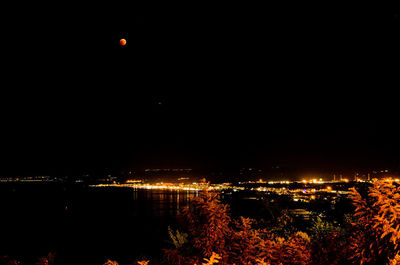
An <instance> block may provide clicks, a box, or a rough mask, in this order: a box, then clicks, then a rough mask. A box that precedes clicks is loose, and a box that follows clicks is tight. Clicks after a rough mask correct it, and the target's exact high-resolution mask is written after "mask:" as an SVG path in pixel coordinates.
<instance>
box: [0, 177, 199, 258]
mask: <svg viewBox="0 0 400 265" xmlns="http://www.w3.org/2000/svg"><path fill="white" fill-rule="evenodd" d="M195 196H197V192H195V191H161V190H134V189H130V188H95V187H87V186H85V185H77V184H70V185H66V184H60V183H48V184H43V183H1V184H0V213H1V218H0V225H1V235H0V242H1V243H0V255H12V256H16V257H19V259H20V260H22V261H23V262H24V264H33V263H34V259H35V258H36V257H38V256H46V255H47V254H48V253H49V252H53V253H55V255H56V261H57V262H56V264H71V265H72V264H74V265H78V264H85V265H91V264H103V263H104V262H105V261H106V259H111V260H117V261H118V262H120V264H121V263H122V264H124V263H129V262H132V261H133V260H134V259H135V258H137V257H150V256H151V257H159V256H160V255H161V249H162V248H165V247H171V245H170V243H169V236H168V226H171V227H172V228H176V227H177V224H176V215H177V214H178V213H179V211H180V210H181V209H182V208H183V207H185V206H187V205H188V203H189V202H190V200H191V199H192V198H193V197H195Z"/></svg>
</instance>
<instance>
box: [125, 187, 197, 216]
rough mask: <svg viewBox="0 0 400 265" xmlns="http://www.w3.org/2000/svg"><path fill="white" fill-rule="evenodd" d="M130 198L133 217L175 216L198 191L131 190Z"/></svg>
mask: <svg viewBox="0 0 400 265" xmlns="http://www.w3.org/2000/svg"><path fill="white" fill-rule="evenodd" d="M132 196H133V201H134V203H133V205H134V215H135V216H143V215H146V216H148V215H150V216H160V217H161V216H175V215H177V214H178V213H179V212H180V211H181V210H182V209H183V208H185V207H187V206H188V205H189V203H190V200H191V199H192V198H194V197H196V196H198V191H181V190H144V189H133V191H132Z"/></svg>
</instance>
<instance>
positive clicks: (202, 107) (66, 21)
mask: <svg viewBox="0 0 400 265" xmlns="http://www.w3.org/2000/svg"><path fill="white" fill-rule="evenodd" d="M99 5H100V4H97V6H96V5H93V6H61V4H55V5H54V6H51V7H50V8H51V10H49V9H48V8H49V6H44V5H43V6H39V4H37V3H34V4H32V6H24V7H23V8H22V7H18V8H17V9H10V10H9V12H7V13H8V14H9V15H10V18H7V19H5V21H4V23H3V25H4V26H5V28H6V29H5V30H4V31H3V33H2V37H3V38H2V39H3V41H2V42H3V44H5V45H6V47H5V48H4V49H3V56H4V57H6V59H5V60H3V63H2V64H3V66H5V69H3V70H2V76H3V77H2V92H1V98H0V99H1V104H0V110H1V114H0V115H1V116H0V118H1V141H0V145H1V146H0V153H1V157H0V159H1V160H0V163H1V166H0V175H4V176H7V175H15V176H16V175H48V174H85V173H89V172H91V173H92V172H93V173H105V172H119V171H121V170H129V169H143V168H149V167H164V168H171V167H183V168H194V169H201V170H228V171H229V170H235V169H238V168H241V167H260V168H271V167H273V166H280V167H283V168H292V169H295V170H298V171H299V172H302V171H304V172H308V171H315V172H333V171H352V170H369V169H377V168H379V169H380V168H391V169H397V170H399V169H400V137H399V135H400V126H399V114H400V111H399V103H398V102H399V98H398V97H397V96H396V93H395V92H396V91H395V90H398V89H399V77H400V75H399V73H400V72H399V69H398V68H399V60H398V59H399V47H400V41H399V40H400V37H399V36H400V17H399V15H400V9H399V6H390V5H383V4H382V5H379V6H377V5H367V4H365V3H364V4H351V5H350V4H347V5H340V4H336V3H335V4H327V3H326V4H321V3H318V4H315V3H314V4H312V5H311V4H310V5H308V6H307V5H305V4H304V3H298V4H295V5H294V4H289V3H286V4H281V5H269V6H267V5H265V6H250V5H246V6H234V5H233V4H218V5H213V6H200V5H195V4H190V5H189V4H186V5H177V6H171V5H166V6H156V5H154V6H146V7H144V6H127V5H119V6H118V5H114V6H109V5H108V6H99ZM120 38H125V39H126V40H127V42H128V44H127V45H126V46H125V47H121V46H120V44H119V39H120Z"/></svg>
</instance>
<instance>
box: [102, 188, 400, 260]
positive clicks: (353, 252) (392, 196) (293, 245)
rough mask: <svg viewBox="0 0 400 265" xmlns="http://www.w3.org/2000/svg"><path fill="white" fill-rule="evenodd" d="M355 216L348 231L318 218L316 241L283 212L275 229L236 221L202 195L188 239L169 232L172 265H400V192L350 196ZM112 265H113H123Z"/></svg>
mask: <svg viewBox="0 0 400 265" xmlns="http://www.w3.org/2000/svg"><path fill="white" fill-rule="evenodd" d="M350 198H351V200H352V202H353V204H354V206H355V214H354V215H353V216H350V215H347V216H345V220H347V221H348V222H349V223H350V224H349V225H346V224H345V225H344V226H343V227H342V228H339V227H336V226H334V225H333V224H332V223H329V222H325V221H323V220H322V219H321V218H319V217H318V218H316V219H315V220H314V221H313V224H312V227H311V228H310V230H309V232H310V236H309V235H308V234H307V233H305V232H301V231H297V230H296V229H295V228H294V226H293V219H292V218H291V217H290V215H289V214H288V213H287V212H285V211H283V212H282V215H281V217H279V218H278V219H277V222H276V224H277V225H276V226H275V227H269V228H268V229H266V228H260V227H258V228H255V227H254V223H255V222H254V220H252V219H249V218H244V217H240V218H239V219H238V220H232V219H231V218H230V216H229V214H228V206H227V205H224V204H222V203H221V202H220V200H219V199H218V194H217V193H214V192H204V193H201V194H200V196H199V197H198V198H195V199H194V200H193V201H192V204H191V205H190V207H189V208H187V209H186V210H185V211H184V212H183V213H182V215H181V219H182V225H183V229H184V231H185V232H186V233H183V232H180V231H178V230H177V231H176V233H174V232H173V231H172V230H171V229H170V228H169V234H170V237H171V239H172V241H173V244H174V246H175V248H174V249H169V250H165V262H166V264H171V265H193V264H202V265H212V264H218V265H324V264H330V265H350V264H353V265H354V264H360V265H363V264H366V265H378V264H379V265H380V264H382V265H384V264H385V265H400V249H399V246H398V243H399V241H400V187H399V185H398V184H396V183H394V182H393V181H392V180H380V181H377V180H375V181H374V182H373V183H372V186H371V187H370V188H369V189H368V190H365V192H363V193H360V192H359V191H357V190H355V189H352V190H351V196H350ZM117 264H118V263H109V264H107V265H117ZM139 264H140V265H147V264H148V261H144V263H143V262H142V263H140V262H139Z"/></svg>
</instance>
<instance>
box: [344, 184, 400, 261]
mask: <svg viewBox="0 0 400 265" xmlns="http://www.w3.org/2000/svg"><path fill="white" fill-rule="evenodd" d="M351 198H352V200H353V203H354V206H355V207H356V209H355V217H356V218H357V221H356V222H354V223H353V224H352V225H353V229H354V231H353V233H352V237H351V239H352V240H351V244H350V249H351V250H352V252H353V255H352V256H351V259H352V260H354V261H356V262H359V263H360V264H386V263H389V262H396V255H397V253H398V252H399V251H400V249H399V246H398V244H399V239H400V187H399V185H397V184H395V183H394V182H393V180H392V179H388V180H375V181H374V183H373V186H372V187H370V189H369V192H368V194H367V196H365V197H363V196H361V194H360V193H359V192H358V191H357V190H356V189H354V188H353V189H352V193H351Z"/></svg>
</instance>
